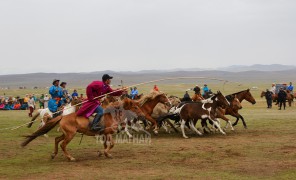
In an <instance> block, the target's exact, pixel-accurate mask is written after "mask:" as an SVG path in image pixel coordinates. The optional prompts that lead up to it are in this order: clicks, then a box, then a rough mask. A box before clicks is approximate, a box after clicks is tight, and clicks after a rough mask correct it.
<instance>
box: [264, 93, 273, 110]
mask: <svg viewBox="0 0 296 180" xmlns="http://www.w3.org/2000/svg"><path fill="white" fill-rule="evenodd" d="M265 99H266V102H267V108H272V92H271V91H269V90H268V89H266V93H265Z"/></svg>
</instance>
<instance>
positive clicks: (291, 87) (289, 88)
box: [287, 82, 294, 95]
mask: <svg viewBox="0 0 296 180" xmlns="http://www.w3.org/2000/svg"><path fill="white" fill-rule="evenodd" d="M287 90H289V91H290V94H292V95H293V90H294V86H293V85H292V82H290V85H289V86H288V87H287Z"/></svg>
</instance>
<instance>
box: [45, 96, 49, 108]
mask: <svg viewBox="0 0 296 180" xmlns="http://www.w3.org/2000/svg"><path fill="white" fill-rule="evenodd" d="M48 101H49V97H48V94H45V96H44V109H45V108H48Z"/></svg>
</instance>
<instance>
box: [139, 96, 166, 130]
mask: <svg viewBox="0 0 296 180" xmlns="http://www.w3.org/2000/svg"><path fill="white" fill-rule="evenodd" d="M138 102H139V104H140V108H141V110H142V111H143V113H144V114H145V118H146V119H147V120H148V121H150V122H151V123H152V128H154V130H153V131H154V133H155V134H158V126H157V122H156V120H155V119H154V118H152V117H151V115H152V113H153V109H154V107H155V106H156V105H157V104H158V103H163V104H168V103H169V104H170V101H169V99H168V97H167V96H166V95H165V94H164V93H160V92H157V91H154V92H152V93H150V94H148V95H146V96H144V97H143V98H141V99H140V100H138Z"/></svg>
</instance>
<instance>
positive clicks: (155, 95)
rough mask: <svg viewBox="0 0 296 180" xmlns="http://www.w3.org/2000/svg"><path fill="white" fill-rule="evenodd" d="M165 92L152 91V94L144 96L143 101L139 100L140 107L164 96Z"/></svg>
mask: <svg viewBox="0 0 296 180" xmlns="http://www.w3.org/2000/svg"><path fill="white" fill-rule="evenodd" d="M163 94H164V93H163V92H158V91H152V92H151V93H150V94H147V95H144V96H143V97H142V98H141V99H139V101H138V102H139V104H140V106H142V105H143V104H145V103H146V102H148V101H151V100H153V99H155V98H156V97H158V96H160V95H163Z"/></svg>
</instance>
